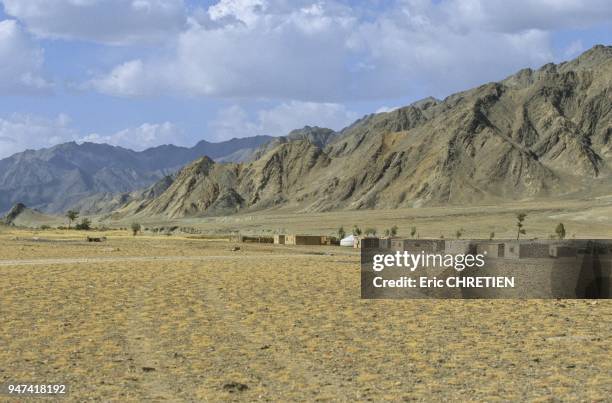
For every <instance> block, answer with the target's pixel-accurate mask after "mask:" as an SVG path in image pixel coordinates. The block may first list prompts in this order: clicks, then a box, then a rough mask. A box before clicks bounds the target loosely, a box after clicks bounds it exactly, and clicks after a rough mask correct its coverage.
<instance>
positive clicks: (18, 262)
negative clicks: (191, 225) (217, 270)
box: [0, 254, 326, 266]
mask: <svg viewBox="0 0 612 403" xmlns="http://www.w3.org/2000/svg"><path fill="white" fill-rule="evenodd" d="M254 257H257V258H266V259H275V258H277V259H278V258H287V257H308V258H316V257H326V256H325V255H317V254H257V255H215V256H125V257H123V256H113V257H83V258H54V259H10V260H0V266H41V265H43V266H48V265H57V264H79V263H117V262H164V261H170V262H175V261H212V260H239V259H252V258H254Z"/></svg>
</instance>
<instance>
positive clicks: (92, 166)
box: [0, 136, 273, 212]
mask: <svg viewBox="0 0 612 403" xmlns="http://www.w3.org/2000/svg"><path fill="white" fill-rule="evenodd" d="M272 139H273V137H271V136H253V137H249V138H244V139H236V138H234V139H231V140H228V141H225V142H221V143H211V142H208V141H204V140H202V141H200V142H198V143H197V144H196V145H195V146H193V147H180V146H175V145H162V146H158V147H153V148H149V149H146V150H144V151H133V150H130V149H127V148H123V147H118V146H112V145H109V144H98V143H89V142H85V143H82V144H77V143H76V142H68V143H62V144H58V145H56V146H53V147H49V148H43V149H40V150H26V151H23V152H21V153H17V154H14V155H12V156H10V157H7V158H4V159H2V160H0V211H7V210H8V209H9V208H11V206H12V205H14V204H15V203H19V202H21V203H25V204H27V205H28V206H31V207H32V208H36V209H39V210H42V211H46V212H61V211H63V210H65V209H67V208H69V207H71V206H72V205H74V204H75V203H77V202H79V201H80V200H82V199H84V198H87V197H90V196H92V195H95V194H105V193H108V194H116V193H121V192H129V191H133V190H137V189H141V188H144V187H146V186H149V185H151V184H153V183H155V182H156V181H157V180H160V179H162V178H163V177H165V176H166V175H168V174H170V173H172V172H175V171H177V170H179V169H180V168H181V167H182V166H184V165H185V164H187V163H188V162H190V161H192V160H194V159H196V158H198V157H200V156H202V155H209V156H211V157H212V158H224V157H227V156H228V155H231V154H233V153H236V152H237V151H239V150H242V151H244V150H252V149H254V148H257V147H259V146H260V145H262V144H264V143H266V142H269V141H270V140H272Z"/></svg>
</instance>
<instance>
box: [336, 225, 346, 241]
mask: <svg viewBox="0 0 612 403" xmlns="http://www.w3.org/2000/svg"><path fill="white" fill-rule="evenodd" d="M344 237H346V231H344V227H340V228H338V238H340V239H344Z"/></svg>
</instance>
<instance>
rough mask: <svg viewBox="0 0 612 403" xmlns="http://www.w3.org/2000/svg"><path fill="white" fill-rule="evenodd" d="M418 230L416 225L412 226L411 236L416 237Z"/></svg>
mask: <svg viewBox="0 0 612 403" xmlns="http://www.w3.org/2000/svg"><path fill="white" fill-rule="evenodd" d="M416 232H417V228H416V227H412V228H410V236H411V237H413V238H414V236H415V235H416Z"/></svg>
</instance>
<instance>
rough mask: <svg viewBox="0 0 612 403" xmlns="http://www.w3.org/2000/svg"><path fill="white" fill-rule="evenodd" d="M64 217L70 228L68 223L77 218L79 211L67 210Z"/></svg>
mask: <svg viewBox="0 0 612 403" xmlns="http://www.w3.org/2000/svg"><path fill="white" fill-rule="evenodd" d="M66 218H67V219H68V229H70V225H71V224H72V223H73V222H74V221H75V220H76V219H77V218H79V212H78V211H74V210H68V211H67V212H66ZM77 229H78V228H77Z"/></svg>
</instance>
